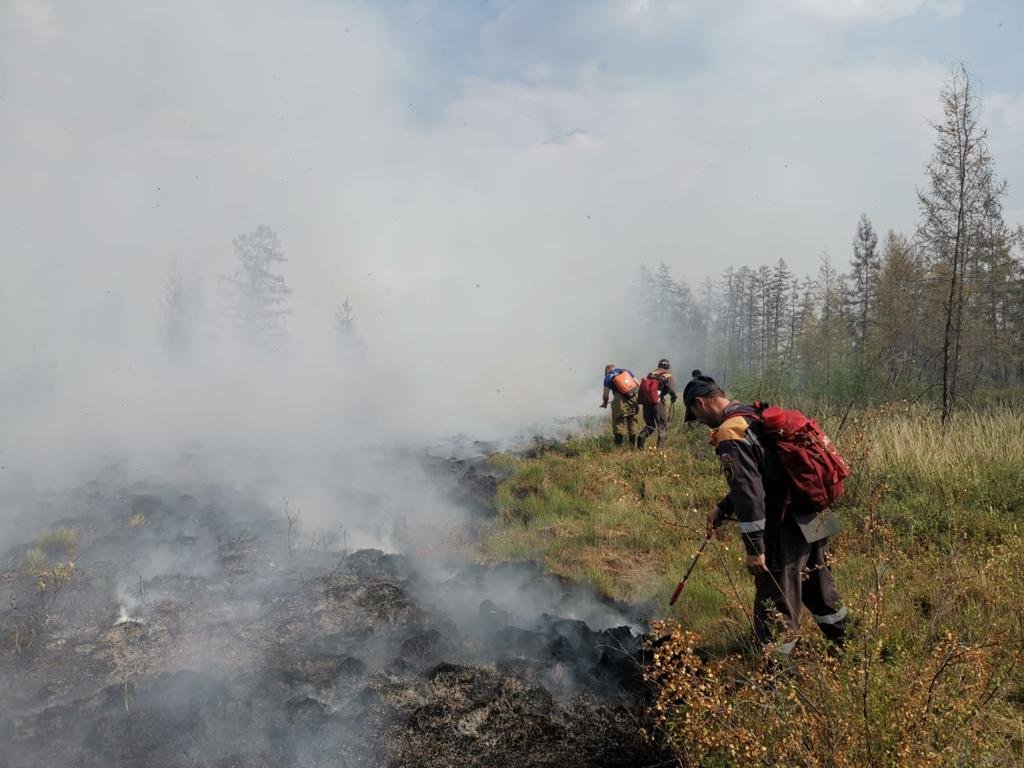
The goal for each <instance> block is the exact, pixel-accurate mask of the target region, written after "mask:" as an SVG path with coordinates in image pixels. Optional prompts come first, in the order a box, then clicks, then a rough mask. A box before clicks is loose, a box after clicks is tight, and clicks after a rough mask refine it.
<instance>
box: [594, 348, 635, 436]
mask: <svg viewBox="0 0 1024 768" xmlns="http://www.w3.org/2000/svg"><path fill="white" fill-rule="evenodd" d="M622 374H628V376H622ZM630 381H632V384H630V383H629V382H630ZM638 391H639V384H637V382H636V378H635V377H634V376H633V372H632V371H630V370H629V369H628V368H616V367H615V365H614V364H612V363H608V365H606V366H605V367H604V394H603V397H602V398H601V407H602V408H607V407H608V397H609V395H611V398H612V433H613V434H614V435H615V444H616V445H622V444H623V442H624V441H626V440H627V439H628V441H629V442H628V443H627V445H629V447H631V448H636V447H637V445H636V440H637V436H638V434H639V431H640V420H639V418H638V416H639V414H640V403H639V401H638V400H637V393H638Z"/></svg>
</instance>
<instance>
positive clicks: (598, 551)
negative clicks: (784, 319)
mask: <svg viewBox="0 0 1024 768" xmlns="http://www.w3.org/2000/svg"><path fill="white" fill-rule="evenodd" d="M801 407H802V408H803V409H804V410H805V411H806V412H808V413H811V414H812V415H814V416H816V417H818V418H819V419H820V421H821V422H822V424H823V426H824V427H825V429H826V430H827V431H829V432H830V434H832V435H833V437H835V438H836V441H837V444H838V446H839V448H840V450H841V452H842V453H843V454H844V455H845V456H846V457H847V459H848V460H849V461H850V463H851V466H852V468H853V475H852V477H851V479H850V481H849V482H848V484H847V494H846V497H845V498H844V499H843V501H842V502H841V504H840V505H838V507H837V513H838V514H839V516H840V518H841V519H842V520H843V522H844V526H845V531H844V532H843V533H842V534H840V535H839V536H837V537H836V538H835V540H834V542H833V546H832V550H833V554H834V555H835V557H836V567H835V573H836V578H837V582H838V584H839V587H840V591H841V592H842V594H843V596H844V600H845V602H846V603H847V604H848V605H849V606H850V608H851V612H852V613H853V615H854V616H856V617H857V622H858V624H857V626H858V627H859V629H858V630H857V631H856V632H855V634H854V644H860V645H861V646H862V647H861V648H860V653H861V656H860V657H859V658H860V659H866V660H868V662H867V668H869V669H872V670H873V674H872V675H870V676H869V677H870V680H871V684H870V685H868V684H867V683H864V678H863V671H862V670H860V669H859V668H858V665H859V664H860V663H861V662H860V661H856V660H854V659H853V657H850V658H849V659H847V660H845V661H840V662H838V666H833V667H828V668H827V669H826V668H821V669H819V670H818V672H817V673H816V676H817V679H829V680H833V681H835V686H834V687H828V686H825V687H824V688H823V689H822V690H821V691H818V692H817V693H816V694H815V695H817V696H819V697H824V698H822V701H824V702H826V703H828V702H831V704H833V705H834V706H835V707H836V708H837V709H836V711H840V710H841V709H842V708H843V707H847V708H854V709H856V710H857V711H859V712H868V714H869V720H871V721H873V722H871V723H870V724H869V727H867V728H864V727H862V726H856V727H854V726H853V725H849V727H848V728H847V726H846V725H844V724H843V722H841V721H837V722H831V721H829V722H827V723H825V724H824V725H822V731H821V733H822V734H827V733H841V734H846V735H844V736H842V738H844V739H848V740H849V741H850V745H849V749H850V750H851V751H852V752H854V753H857V754H858V755H859V759H860V761H861V762H862V763H869V764H870V763H874V764H879V765H882V764H885V765H899V764H911V763H912V760H911V758H910V757H908V755H910V754H913V755H917V756H922V755H923V756H930V757H928V759H929V760H931V762H928V763H927V764H938V765H943V764H948V765H958V764H979V765H980V764H987V765H1004V764H1011V762H1012V761H1015V760H1017V759H1018V758H1019V756H1020V755H1019V754H1018V752H1015V751H1014V750H1015V749H1016V748H1014V747H1012V744H1013V743H1017V742H1014V741H1013V739H1016V738H1017V736H1016V735H1012V734H1017V735H1019V734H1020V733H1022V732H1024V717H1022V713H1021V709H1020V703H1019V702H1020V701H1022V700H1024V672H1021V668H1022V667H1024V665H1022V664H1021V663H1020V662H1021V661H1024V439H1022V438H1021V435H1022V434H1024V413H1022V412H1021V411H1020V410H1019V409H1017V408H1012V407H1002V406H998V405H993V406H991V407H987V408H986V409H984V410H981V411H977V412H965V413H961V414H957V415H956V416H955V418H954V419H953V421H952V423H951V424H950V425H949V426H948V428H947V429H946V430H945V431H942V430H941V429H940V427H939V425H938V421H937V417H936V416H935V415H934V414H933V413H929V412H926V411H925V410H924V409H922V408H915V407H911V406H907V405H905V404H890V405H885V406H881V407H878V408H872V409H870V410H862V411H856V412H850V411H848V409H846V408H843V407H835V408H829V407H827V406H824V405H818V406H815V405H813V404H810V405H809V404H801ZM706 438H707V432H706V430H705V429H704V428H702V427H699V426H695V425H691V426H684V425H683V424H682V423H681V422H678V421H677V422H676V423H675V424H673V425H672V432H671V438H670V443H669V447H668V449H667V450H666V451H663V452H658V451H655V450H653V449H648V450H645V451H628V450H622V449H615V448H614V447H613V445H612V441H611V435H610V430H609V429H607V428H605V429H603V430H601V431H599V432H597V433H596V434H592V435H587V436H584V437H580V438H577V439H574V440H570V441H568V442H567V443H566V444H565V445H564V446H562V447H561V448H560V449H558V450H554V451H548V452H546V453H542V454H540V455H538V456H536V457H534V458H522V459H512V458H507V457H506V458H503V459H502V461H505V462H508V464H509V465H511V468H512V474H511V476H510V477H509V478H508V480H506V481H505V482H504V483H503V484H502V485H501V486H500V487H499V490H498V509H499V517H498V519H497V520H496V521H495V523H494V524H493V525H492V527H491V528H490V529H489V530H488V531H487V532H486V534H485V536H484V538H483V540H482V543H481V548H482V552H483V555H484V556H485V557H487V558H493V559H495V560H504V559H532V560H538V561H540V562H543V563H544V564H545V565H546V566H547V567H548V568H549V569H551V570H552V571H554V572H556V573H559V574H561V575H564V576H567V577H569V578H571V579H574V580H577V581H582V582H586V583H589V584H592V585H593V586H594V587H595V588H596V589H598V590H599V591H601V592H602V593H604V594H607V595H609V596H611V597H615V598H619V599H625V600H631V601H645V600H653V601H654V602H655V604H657V605H658V606H659V607H660V610H661V611H663V612H664V615H666V616H667V617H669V618H670V619H671V620H673V621H675V622H677V624H676V626H679V627H681V628H682V629H683V630H685V631H689V632H692V633H694V637H695V638H696V639H695V640H693V641H692V642H695V643H696V644H698V645H699V646H700V647H701V648H702V649H703V651H702V653H705V654H710V655H711V657H712V658H720V659H727V658H729V657H730V652H731V651H734V650H735V649H737V648H740V647H743V646H744V645H747V644H748V643H749V636H750V626H749V619H748V614H749V610H750V604H751V602H752V592H753V590H752V584H751V580H750V577H749V576H748V575H747V573H746V572H745V570H744V569H743V567H742V547H741V545H740V543H739V540H738V534H737V533H736V531H735V527H734V526H733V527H728V526H727V530H726V532H725V535H724V536H723V537H722V538H721V539H720V540H719V541H716V542H714V543H712V545H711V546H709V547H708V549H707V550H706V551H705V554H704V556H703V558H702V560H701V562H700V564H699V565H698V567H697V570H696V571H695V572H694V575H693V577H692V579H691V581H690V583H689V584H688V586H687V588H686V591H685V592H684V595H683V597H682V599H680V601H679V602H678V603H677V604H676V606H675V607H674V608H669V607H668V605H667V601H668V597H669V595H670V594H671V592H672V590H673V588H674V587H675V584H676V581H677V580H678V578H679V577H680V576H681V574H682V572H683V571H684V570H685V568H686V566H687V564H688V563H689V561H690V559H691V557H692V555H693V553H694V552H695V550H696V548H697V545H698V543H699V541H700V539H701V537H702V535H703V520H704V516H705V514H706V513H707V512H708V510H710V509H712V508H713V507H714V505H715V504H716V503H717V502H718V500H719V499H720V498H721V497H722V495H723V494H724V492H725V481H724V479H723V478H722V476H721V473H720V471H719V469H718V463H717V461H716V460H715V458H714V456H713V454H712V451H711V448H710V446H708V445H707V439H706ZM805 629H806V630H807V634H808V635H809V636H811V637H813V636H814V635H815V630H814V629H813V626H811V625H810V624H809V623H808V626H807V627H805ZM948 648H955V649H957V650H956V651H955V652H954V651H949V650H948ZM951 653H952V658H954V659H960V658H961V657H963V658H971V659H972V662H971V664H970V665H966V664H965V666H964V667H963V668H962V669H961V668H960V667H959V666H957V665H956V663H953V664H952V665H951V667H950V669H946V668H945V667H944V666H942V664H940V662H941V660H942V659H943V658H945V657H944V656H943V654H946V655H949V654H951ZM937 654H938V656H936V655H937ZM844 658H845V657H844ZM936 658H938V659H939V661H935V659H936ZM723 663H725V662H723ZM814 663H815V664H819V663H824V662H817V661H816V662H814ZM979 670H984V671H985V674H986V675H989V677H986V678H985V679H984V680H982V679H981V678H977V679H975V678H970V675H969V672H970V673H974V672H977V674H979V675H980V674H981V672H980V671H979ZM751 674H752V673H751V672H750V671H749V670H748V671H747V672H744V673H742V675H741V676H740V677H741V679H743V680H749V679H752V678H751ZM822 675H824V677H822ZM684 677H685V675H684ZM972 681H973V682H972ZM661 682H664V681H661ZM734 684H736V683H734ZM822 685H824V684H823V683H822ZM858 686H866V687H867V688H868V689H870V690H868V693H867V694H864V693H863V691H860V692H858ZM972 686H974V687H972ZM986 686H987V687H986ZM740 687H741V688H742V686H740ZM923 691H929V692H930V695H929V697H925V695H924V693H923ZM936 692H938V693H936ZM805 693H806V692H804V691H801V692H799V695H798V696H797V699H798V700H799V699H800V697H801V696H805ZM794 695H797V694H794ZM936 695H938V696H940V698H941V697H946V698H943V699H942V703H941V704H940V703H937V702H935V701H933V700H932V699H934V698H935V696H936ZM974 695H977V697H978V699H979V700H984V701H985V707H986V709H985V710H982V709H981V704H980V703H977V702H973V703H972V699H971V696H974ZM858 696H859V697H860V698H859V699H858ZM865 696H866V698H865ZM1015 697H1016V698H1015ZM697 698H698V699H699V696H698V697H697ZM805 698H806V697H805ZM954 700H955V702H954ZM759 701H760V700H759ZM844 702H845V703H844ZM865 702H866V703H865ZM1015 702H1018V703H1015ZM719 705H720V704H715V705H714V706H719ZM714 706H712V705H711V704H709V705H708V707H709V709H708V712H709V717H711V719H712V720H713V721H715V722H718V721H719V720H720V721H721V722H722V724H723V725H722V727H726V725H727V724H729V723H731V724H732V725H730V726H729V727H736V728H740V726H741V725H742V728H747V729H748V730H749V729H753V731H757V732H759V733H763V732H765V731H764V729H765V728H767V727H768V726H767V725H766V724H765V723H760V724H758V723H757V722H756V719H754V720H748V721H742V723H740V721H739V720H737V718H740V717H741V716H740V714H737V713H741V712H742V711H744V710H743V709H742V708H736V709H735V710H734V709H732V708H731V706H730V707H729V708H728V710H727V711H719V710H715V709H714ZM721 706H728V705H725V704H721ZM758 706H762V707H763V706H765V704H764V702H763V701H761V703H760V704H758ZM778 706H779V707H782V708H783V709H785V707H790V704H789V703H785V702H782V703H778ZM972 707H973V709H972ZM755 709H756V708H755ZM826 710H827V711H831V710H828V707H826V706H825V704H821V706H820V707H819V709H818V710H815V712H817V715H815V714H814V712H812V713H810V714H808V713H807V712H803V714H802V715H799V716H800V717H805V718H811V719H812V720H813V717H815V716H819V715H821V712H824V711H826ZM918 710H920V713H919V715H915V717H916V718H917V719H911V720H906V719H905V717H904V715H899V716H897V715H896V714H893V713H896V712H904V713H905V712H911V713H913V712H915V711H918ZM990 710H991V712H990ZM982 712H984V714H979V713H982ZM993 712H994V713H996V714H992V713H993ZM972 713H973V714H972ZM798 714H799V713H798ZM680 716H681V715H680ZM779 716H780V717H783V716H784V717H786V718H790V717H794V716H797V715H795V714H794V713H793V712H792V711H791V710H790V709H786V710H785V713H783V710H782V709H780V710H779ZM851 716H852V715H851ZM837 717H838V715H837ZM906 717H910V715H906ZM901 718H904V719H901ZM957 718H967V720H968V721H969V722H970V728H971V729H973V730H971V731H970V736H969V737H965V739H966V741H964V742H963V744H952V743H947V742H946V741H944V740H943V738H942V737H941V735H942V734H943V733H945V732H946V731H951V730H955V729H957V728H966V727H967V725H966V724H965V723H960V722H959V721H958V720H957ZM918 720H920V722H921V723H930V724H931V726H933V731H932V732H931V733H930V734H929V732H928V730H927V729H926V728H925V729H924V730H921V732H920V734H918V735H912V732H914V733H916V732H917V730H919V729H918V726H917V725H914V727H913V728H911V727H910V726H909V725H907V723H908V722H909V723H912V724H914V723H917V722H918ZM694 722H696V721H695V720H694V719H693V718H691V719H690V720H688V721H686V720H679V719H673V717H669V718H668V719H667V720H666V721H665V723H664V727H665V728H666V729H667V730H666V732H667V733H673V732H675V731H673V728H676V729H678V732H679V733H680V734H685V738H686V739H688V740H690V741H693V740H694V739H696V740H697V741H700V738H701V737H700V735H699V734H695V733H694V732H693V731H692V730H687V728H689V727H690V726H691V725H692V724H693V723H694ZM737 723H739V724H737ZM684 726H685V727H684ZM870 726H873V727H874V730H872V727H870ZM773 727H774V726H773ZM921 728H924V726H921ZM758 729H760V730H758ZM836 729H838V731H837V730H836ZM753 731H752V732H753ZM847 731H849V732H848V733H847ZM737 733H739V731H737ZM861 733H864V734H871V736H870V738H871V740H874V741H877V745H875V744H872V745H871V746H869V741H868V738H867V736H857V734H861ZM790 737H792V738H790ZM737 738H739V736H738V737H737ZM773 738H775V737H773ZM777 738H778V739H779V742H778V743H779V744H800V743H804V742H806V740H804V741H803V742H802V741H801V739H800V738H797V737H796V736H795V735H794V734H792V733H788V732H786V733H783V732H779V733H778V734H777ZM822 738H832V737H826V736H824V735H823V736H822ZM835 738H840V737H839V736H836V737H835ZM858 738H859V739H860V741H858V740H857V739H858ZM972 739H973V741H972ZM975 743H976V747H971V746H970V745H971V744H975ZM1020 743H1021V750H1018V751H1024V742H1020ZM982 744H984V748H983V747H982V746H981V745H982ZM993 744H995V745H997V746H996V747H993ZM908 745H912V747H911V746H908ZM939 745H944V746H941V748H940V746H939ZM1000 745H1001V746H1000ZM804 746H806V744H805V745H804ZM997 747H998V749H997ZM793 748H794V749H797V748H796V747H793ZM803 748H804V747H800V748H799V749H803ZM716 749H718V747H716ZM780 749H782V747H780ZM787 749H788V747H787ZM971 749H976V751H984V752H985V754H984V755H982V754H981V753H980V752H978V753H977V754H975V753H972V752H971V751H970V750H971ZM993 749H996V751H995V752H993V751H992V750H993ZM857 750H860V751H859V752H858V751H857ZM908 750H909V751H908ZM964 750H967V751H966V752H965V751H964ZM999 750H1002V751H999ZM876 753H877V754H876ZM708 754H709V755H712V756H713V757H714V756H716V755H717V757H714V759H712V758H711V757H709V758H708V760H707V761H703V762H695V763H692V764H700V765H711V764H723V765H733V764H735V765H740V764H758V765H761V764H765V763H758V762H756V761H755V762H750V763H744V762H743V761H739V762H735V761H733V762H730V761H729V760H732V758H730V759H729V760H726V761H725V762H719V763H715V762H714V761H715V760H718V759H719V758H721V754H719V752H715V751H714V750H711V751H709V752H708ZM779 754H780V755H781V754H782V752H780V753H779ZM785 754H786V755H787V756H786V757H785V758H784V759H785V760H794V759H796V758H794V757H793V755H795V754H799V755H800V757H799V760H801V761H808V762H807V763H806V764H819V763H816V762H814V761H813V760H812V759H811V758H810V757H808V756H806V755H804V754H803V753H802V752H799V750H798V751H797V752H786V753H785ZM878 754H885V755H887V756H888V757H887V758H886V760H882V761H881V762H879V760H878V759H876V758H877V757H878ZM965 754H968V755H970V757H968V758H965V757H964V755H965ZM954 757H955V759H954ZM982 758H984V759H982ZM751 759H752V758H751ZM758 759H761V758H758ZM778 759H779V760H783V758H782V757H778ZM914 759H915V760H916V759H917V758H916V757H915V758H914ZM921 760H922V761H924V760H925V758H924V757H921ZM957 761H959V762H957ZM925 762H927V761H925ZM820 764H823V765H824V764H834V765H845V764H851V765H856V764H858V763H857V761H856V760H854V761H853V762H852V763H845V762H843V761H837V762H833V763H829V762H827V761H826V762H823V763H820ZM914 764H916V763H914ZM921 764H925V763H924V762H922V763H921Z"/></svg>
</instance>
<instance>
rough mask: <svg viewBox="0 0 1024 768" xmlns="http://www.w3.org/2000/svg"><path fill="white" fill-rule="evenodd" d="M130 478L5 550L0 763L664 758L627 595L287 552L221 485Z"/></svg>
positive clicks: (437, 567)
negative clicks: (650, 727) (42, 552)
mask: <svg viewBox="0 0 1024 768" xmlns="http://www.w3.org/2000/svg"><path fill="white" fill-rule="evenodd" d="M139 491H140V489H138V488H134V489H133V490H132V492H130V493H129V492H124V491H121V492H113V493H110V494H105V493H102V492H97V491H94V492H93V493H92V495H91V496H90V498H89V500H88V504H83V508H84V509H85V510H86V511H84V512H83V513H81V514H78V515H76V516H74V517H71V518H69V519H67V520H65V521H63V522H64V524H65V525H67V526H69V527H73V528H74V529H75V531H76V536H75V541H74V544H73V547H69V546H67V545H66V543H65V544H64V545H63V546H65V551H60V546H61V544H60V543H59V542H58V543H57V545H56V547H55V548H54V549H53V551H47V552H46V554H47V564H46V566H45V567H43V566H41V565H39V564H38V563H37V564H36V565H35V569H34V570H33V568H30V567H27V566H26V565H25V563H26V562H27V561H26V553H27V552H28V550H29V545H27V544H26V545H23V546H19V547H16V548H15V549H14V550H12V551H11V552H10V553H8V555H7V556H6V558H5V560H4V561H3V562H4V564H5V565H4V567H5V568H7V570H6V571H5V572H2V573H0V592H2V594H0V597H2V598H3V602H2V604H0V642H2V644H3V649H2V651H3V652H2V653H0V681H2V683H3V687H4V695H3V697H2V702H0V766H4V768H7V767H10V768H14V767H15V766H18V767H20V766H26V767H27V766H41V765H46V766H55V767H56V766H72V765H73V766H77V768H91V767H92V766H97V767H98V766H112V765H116V766H148V767H150V768H163V767H164V766H168V767H169V766H220V767H222V768H228V767H229V766H230V767H231V768H242V767H243V766H252V767H256V766H261V767H262V766H268V767H269V766H308V767H310V768H312V767H316V766H382V765H383V766H410V767H411V766H560V767H561V768H564V767H565V766H641V765H653V764H656V763H659V762H661V761H662V760H663V759H664V756H663V755H661V754H660V753H659V751H658V749H657V748H656V747H655V746H652V745H651V744H650V743H648V742H646V741H645V740H644V739H643V738H641V736H640V735H639V734H640V727H641V725H642V723H641V717H642V711H643V698H644V688H643V683H642V678H641V674H640V670H641V665H642V663H643V661H644V660H643V656H642V649H641V643H640V638H639V631H640V630H641V628H642V621H641V620H640V619H639V618H638V617H636V616H632V615H631V609H630V608H629V607H628V606H623V605H618V604H615V603H611V602H608V601H604V600H600V599H598V598H597V597H595V596H594V595H593V594H592V593H591V592H589V591H588V590H585V589H582V588H580V587H576V586H573V585H570V584H567V583H565V582H563V581H561V580H559V579H557V578H554V577H552V576H550V575H548V574H545V573H544V572H543V571H542V570H540V569H539V568H537V567H536V566H533V565H530V564H504V565H501V566H497V567H484V566H479V565H472V564H469V563H465V562H458V561H452V560H446V561H442V562H424V561H415V562H414V561H413V560H411V559H409V558H407V557H404V556H402V555H395V554H384V553H382V552H380V551H377V550H361V551H356V552H346V551H330V550H329V549H328V548H326V547H324V548H322V549H321V550H317V551H313V550H312V549H307V550H304V551H298V550H297V548H296V547H295V546H294V545H293V544H292V543H290V541H289V535H288V531H287V525H286V524H285V523H284V521H282V520H281V519H280V518H279V517H276V516H274V515H271V514H269V513H266V512H258V511H252V512H250V513H247V514H245V515H242V516H240V515H239V513H238V507H239V506H244V505H242V504H241V503H237V502H236V503H234V504H232V505H230V506H231V507H232V514H231V516H230V519H229V516H228V515H227V514H226V513H225V512H224V511H223V507H224V506H225V504H224V503H223V502H224V498H223V496H222V495H220V496H219V495H217V494H211V496H210V498H208V499H201V498H195V497H192V496H187V495H175V494H172V493H167V492H166V489H163V490H162V491H161V492H149V493H143V492H139ZM253 509H254V510H255V507H254V508H253ZM72 549H73V552H72ZM72 560H73V562H74V564H75V565H74V569H73V571H72V572H71V573H70V576H69V575H67V573H65V575H64V577H63V578H61V577H57V576H55V575H54V571H53V569H54V567H55V565H56V564H58V563H59V562H70V561H72Z"/></svg>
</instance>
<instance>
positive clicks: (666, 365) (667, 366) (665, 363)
mask: <svg viewBox="0 0 1024 768" xmlns="http://www.w3.org/2000/svg"><path fill="white" fill-rule="evenodd" d="M658 367H659V368H664V369H665V370H666V371H667V370H669V369H670V368H671V367H672V366H671V365H670V364H669V362H668V360H666V359H665V358H664V357H663V358H661V360H659V361H658Z"/></svg>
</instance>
